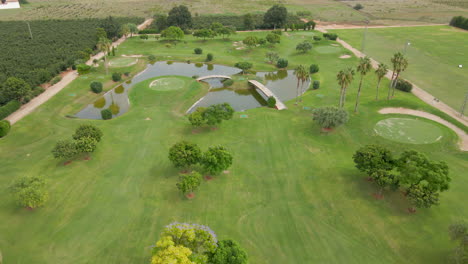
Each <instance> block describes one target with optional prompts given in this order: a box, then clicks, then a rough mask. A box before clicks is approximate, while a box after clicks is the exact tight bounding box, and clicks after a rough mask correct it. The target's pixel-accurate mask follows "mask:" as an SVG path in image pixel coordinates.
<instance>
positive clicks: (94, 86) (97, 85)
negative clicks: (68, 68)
mask: <svg viewBox="0 0 468 264" xmlns="http://www.w3.org/2000/svg"><path fill="white" fill-rule="evenodd" d="M89 87H90V88H91V91H93V93H97V94H98V93H100V92H102V83H101V82H92V83H91V84H90V85H89Z"/></svg>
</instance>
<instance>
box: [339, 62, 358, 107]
mask: <svg viewBox="0 0 468 264" xmlns="http://www.w3.org/2000/svg"><path fill="white" fill-rule="evenodd" d="M336 79H337V81H338V84H339V85H340V86H341V89H340V104H339V106H340V108H343V107H344V105H345V102H346V90H347V89H348V86H349V85H350V84H351V82H352V81H353V79H354V70H353V69H352V68H346V69H344V70H341V71H339V72H338V74H337V75H336Z"/></svg>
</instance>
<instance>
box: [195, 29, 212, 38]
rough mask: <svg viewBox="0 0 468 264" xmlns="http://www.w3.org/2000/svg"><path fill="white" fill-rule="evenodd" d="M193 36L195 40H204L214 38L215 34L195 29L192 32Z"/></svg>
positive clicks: (209, 30) (207, 30)
mask: <svg viewBox="0 0 468 264" xmlns="http://www.w3.org/2000/svg"><path fill="white" fill-rule="evenodd" d="M193 36H194V37H196V38H203V39H204V40H205V39H207V38H214V37H215V36H216V33H215V32H214V31H213V30H211V29H208V28H203V29H197V30H195V31H194V32H193Z"/></svg>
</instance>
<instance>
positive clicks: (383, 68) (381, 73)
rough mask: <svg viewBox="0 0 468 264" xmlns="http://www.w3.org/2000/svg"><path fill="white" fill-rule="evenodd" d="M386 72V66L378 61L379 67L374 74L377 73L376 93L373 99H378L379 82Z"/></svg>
mask: <svg viewBox="0 0 468 264" xmlns="http://www.w3.org/2000/svg"><path fill="white" fill-rule="evenodd" d="M387 72H388V67H387V65H385V64H383V63H380V64H379V67H378V68H377V70H375V74H377V80H378V81H377V93H376V94H375V100H379V87H380V82H381V81H382V78H383V77H384V76H385V75H386V74H387Z"/></svg>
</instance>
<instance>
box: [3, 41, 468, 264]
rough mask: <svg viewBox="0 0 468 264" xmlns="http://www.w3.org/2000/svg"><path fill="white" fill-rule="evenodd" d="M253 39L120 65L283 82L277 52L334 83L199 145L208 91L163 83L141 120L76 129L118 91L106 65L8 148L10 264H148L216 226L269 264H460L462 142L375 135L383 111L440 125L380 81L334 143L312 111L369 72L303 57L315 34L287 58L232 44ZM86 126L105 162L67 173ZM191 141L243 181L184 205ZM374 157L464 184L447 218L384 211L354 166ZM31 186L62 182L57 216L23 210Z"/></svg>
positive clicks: (189, 46) (221, 183)
mask: <svg viewBox="0 0 468 264" xmlns="http://www.w3.org/2000/svg"><path fill="white" fill-rule="evenodd" d="M249 34H255V35H257V36H258V37H264V36H265V33H249ZM249 34H247V33H239V34H237V35H236V36H233V37H232V39H231V40H230V41H223V40H220V39H215V40H208V41H206V42H202V41H199V40H196V39H193V38H186V39H185V40H184V41H186V43H184V41H182V42H180V43H179V44H178V45H177V46H175V47H174V46H173V47H171V48H166V47H165V46H164V45H165V43H164V42H157V41H156V40H154V39H153V40H151V39H150V40H148V41H146V40H144V41H143V40H140V39H139V38H132V39H130V40H128V41H126V42H125V43H123V44H122V45H121V46H119V49H118V50H117V52H118V54H117V55H120V54H145V55H150V54H154V55H158V56H159V58H162V57H164V58H165V57H166V56H172V58H173V59H174V60H176V59H178V60H181V61H186V60H189V59H190V60H192V61H193V62H197V61H198V62H201V61H203V60H204V59H205V56H206V55H201V56H197V55H194V54H193V49H194V48H195V47H203V49H204V52H205V53H208V52H210V53H213V54H214V61H213V63H214V64H226V65H231V66H232V65H234V64H235V63H236V62H238V61H244V60H245V61H250V62H252V63H253V64H254V69H253V70H256V71H259V70H273V69H275V67H274V66H272V65H270V64H268V63H267V62H266V61H265V53H266V52H267V51H271V50H272V51H276V52H278V53H279V54H280V56H281V57H284V58H288V59H289V63H290V66H289V69H294V67H296V66H297V65H298V64H304V65H310V64H312V63H316V64H318V65H319V66H320V72H319V73H317V74H314V75H313V78H314V80H320V82H321V86H320V89H319V90H313V91H312V90H310V91H308V92H306V93H305V95H304V97H303V99H304V101H303V102H302V103H301V104H299V105H298V106H295V105H294V100H292V101H289V102H285V103H286V104H287V106H288V109H287V110H283V111H277V110H275V109H270V108H266V107H263V108H257V109H251V110H248V111H245V112H243V113H236V114H235V115H234V118H233V119H232V120H230V121H227V122H223V123H222V124H221V125H220V126H219V127H218V129H217V130H211V129H210V128H208V127H207V128H203V129H199V130H198V131H197V133H192V132H193V127H191V126H190V124H189V122H188V121H187V118H186V116H185V115H184V113H185V111H186V110H187V109H188V108H189V107H190V106H191V105H193V104H194V103H195V102H196V101H197V100H198V99H199V98H201V97H202V96H203V95H204V94H205V93H206V92H207V90H208V87H207V86H206V85H201V84H200V83H196V82H193V83H195V84H197V85H188V86H185V87H184V88H182V89H180V90H170V91H165V92H158V91H154V90H152V89H150V88H149V83H150V82H151V81H152V80H150V81H149V82H147V83H142V84H141V85H140V84H137V85H136V86H135V87H134V88H133V89H132V90H130V92H129V98H130V102H131V107H130V109H129V111H128V112H127V113H126V114H124V115H122V116H119V117H117V118H115V119H112V120H109V121H101V120H80V119H70V118H66V117H65V116H66V115H67V114H71V113H76V112H77V111H78V110H79V109H82V108H83V106H85V105H87V104H89V103H93V102H94V101H96V100H97V99H98V98H99V97H100V96H99V95H96V94H93V93H91V92H90V91H89V84H90V82H91V81H92V80H100V79H102V80H110V74H108V75H106V74H105V69H104V67H103V66H102V65H100V66H99V67H98V68H96V69H95V71H94V72H92V73H90V74H89V75H86V77H88V78H86V79H85V78H81V77H80V78H78V79H76V80H75V81H73V82H72V83H71V84H70V85H69V86H68V87H67V88H65V89H64V90H63V91H61V92H60V93H58V94H57V95H56V96H54V97H53V98H52V99H51V100H49V101H48V102H47V103H45V104H44V105H42V106H41V107H40V108H38V109H37V110H36V111H34V112H33V113H31V114H30V115H28V116H26V117H25V118H24V119H22V120H21V121H19V122H18V123H16V124H15V125H14V126H13V127H12V130H11V132H10V134H9V135H8V136H7V137H5V138H2V139H0V168H1V173H0V189H1V190H3V191H2V192H0V221H1V223H2V224H1V225H0V249H1V251H2V254H3V259H4V261H5V263H7V262H8V263H34V264H49V263H60V264H68V263H73V264H85V263H100V264H107V263H109V264H111V263H112V264H114V263H148V262H149V259H150V255H151V247H152V245H154V243H155V241H156V240H157V238H158V235H159V233H160V232H161V231H162V229H163V228H164V226H165V225H167V224H168V223H170V222H173V221H179V222H193V223H200V224H205V225H208V226H210V227H211V228H212V229H213V230H215V231H216V233H217V235H218V238H219V239H227V238H231V239H234V240H237V241H238V242H239V243H240V244H241V245H242V246H243V247H244V248H245V249H246V250H247V252H248V254H249V258H250V263H255V264H276V263H278V264H284V263H291V264H295V263H307V264H308V263H337V264H338V263H340V264H341V263H349V264H363V263H369V264H374V263H379V264H380V263H382V264H394V263H409V264H419V263H425V264H436V263H437V264H438V263H446V262H447V261H446V260H447V256H448V254H449V252H450V250H451V249H453V248H454V246H455V244H454V243H452V241H450V238H449V236H448V234H447V228H448V226H449V225H450V224H451V223H453V222H456V221H458V220H461V219H466V218H468V209H467V207H466V205H465V204H466V200H467V192H466V186H467V185H468V178H467V177H466V171H468V163H467V162H466V161H467V160H468V153H462V152H460V151H459V150H458V149H457V146H456V140H457V138H456V136H455V134H454V133H453V132H452V131H451V130H449V129H447V128H445V127H443V126H440V129H441V131H442V132H443V135H444V136H443V138H442V139H440V140H439V141H437V142H435V143H433V144H421V145H410V146H409V145H408V144H401V143H398V142H394V141H389V140H383V139H382V137H380V136H378V135H377V134H376V133H375V131H374V126H375V124H376V123H377V122H379V121H380V120H383V119H387V118H389V116H388V115H380V114H378V113H377V111H378V110H379V109H381V108H383V107H399V106H401V107H407V108H412V109H419V110H422V111H427V112H431V113H435V114H440V113H439V112H437V111H436V110H434V108H432V107H431V106H428V105H426V104H424V103H422V102H421V101H419V100H418V99H417V98H416V97H414V96H413V95H412V94H408V93H402V92H399V91H397V92H396V94H395V95H396V97H395V99H393V100H391V101H386V100H380V101H375V100H374V98H375V94H374V92H375V85H376V78H375V76H374V75H373V74H368V75H367V76H366V77H365V79H364V85H363V88H362V95H361V96H362V97H361V105H360V108H359V110H360V111H359V114H352V110H353V107H354V104H353V103H354V99H355V96H356V93H357V86H358V81H357V80H356V81H354V82H353V83H352V85H351V86H350V87H349V90H348V98H347V103H346V109H347V110H348V111H349V112H350V121H349V123H348V124H347V125H345V126H342V127H339V128H337V129H336V130H335V131H333V132H331V133H328V134H323V133H321V130H320V128H319V127H318V126H317V125H316V124H315V123H314V122H313V121H312V116H311V108H312V109H313V108H316V107H319V106H325V105H337V104H338V100H339V86H338V84H337V83H336V73H337V72H338V71H339V70H340V69H343V68H345V67H350V66H355V65H357V63H358V60H357V59H356V58H355V57H352V58H349V59H346V60H341V59H338V58H337V57H338V56H337V54H322V53H318V52H316V51H314V50H312V51H311V52H309V53H307V54H299V53H297V52H296V50H295V46H296V44H297V43H299V42H301V41H303V40H304V39H303V38H302V35H301V34H302V32H294V33H290V37H285V36H283V37H282V40H281V44H279V45H277V46H275V47H262V48H255V49H253V50H251V51H249V50H235V47H232V41H239V40H242V39H243V38H245V37H246V36H247V35H249ZM331 43H332V42H329V41H322V42H321V43H320V44H316V45H315V47H320V46H321V45H324V46H329V45H330V44H331ZM129 50H134V52H129ZM141 69H142V68H141V65H140V63H138V64H137V65H134V66H131V67H128V71H129V72H131V73H132V74H135V73H136V72H138V71H141ZM388 84H389V83H388V81H387V80H384V81H383V82H382V85H381V89H382V90H383V91H386V90H385V88H384V87H388ZM113 86H115V84H113V83H109V84H108V85H105V89H106V90H108V89H110V88H112V87H113ZM69 94H74V95H75V96H69ZM317 95H320V96H317ZM304 107H310V108H307V109H304ZM245 116H247V117H248V118H243V117H245ZM86 123H91V124H94V125H96V126H98V127H99V128H101V129H102V130H103V132H104V137H103V139H102V141H101V142H100V143H99V146H98V148H97V151H96V152H95V153H93V154H92V155H91V160H89V161H85V160H77V161H74V162H73V163H71V164H69V165H68V166H63V161H58V160H54V159H53V157H52V155H51V153H50V150H51V149H52V148H53V146H54V144H55V143H56V142H57V140H59V139H67V138H70V136H71V135H72V133H73V131H74V129H75V128H76V127H78V126H79V125H80V124H86ZM38 128H40V129H38ZM180 140H188V141H191V142H195V143H197V144H199V145H200V147H201V148H202V149H207V148H208V147H209V146H213V145H223V146H226V147H227V148H228V149H229V151H231V152H232V153H233V155H234V162H233V165H232V167H231V168H229V171H230V173H229V174H222V175H220V176H216V177H214V178H213V180H211V181H206V182H203V184H202V185H201V187H200V189H199V190H197V192H196V196H195V198H193V199H191V200H187V198H185V197H184V196H183V195H182V194H181V193H179V192H178V190H177V188H176V185H175V184H176V182H177V180H178V173H179V171H178V170H177V169H175V168H174V167H173V166H172V165H171V164H170V162H169V160H168V157H167V156H168V149H169V148H170V147H171V146H172V145H173V144H174V143H175V142H178V141H180ZM365 144H383V145H384V146H386V147H388V148H390V149H391V150H392V151H394V152H395V153H399V152H401V151H402V150H405V149H408V148H409V147H410V148H411V149H416V150H418V151H421V152H424V153H426V154H427V155H428V156H429V157H430V158H431V159H434V160H443V161H445V162H447V163H448V165H449V167H450V175H451V177H452V182H451V188H450V190H449V191H447V192H444V193H443V194H442V195H441V204H440V206H436V207H434V208H430V209H421V210H418V211H417V212H416V213H415V214H408V212H407V208H408V206H409V204H408V203H407V201H406V199H405V197H404V196H403V195H402V194H401V193H400V192H386V191H384V197H385V198H384V199H383V200H375V199H374V197H373V196H372V194H373V193H375V192H377V191H378V188H377V187H376V186H375V185H374V184H373V183H371V182H368V181H366V180H364V179H365V178H366V176H365V175H364V174H362V173H360V172H359V171H358V170H357V169H356V168H355V167H354V164H353V162H352V155H353V153H354V152H355V151H356V149H358V148H359V147H361V146H363V145H365ZM25 175H38V176H44V177H46V178H47V179H48V181H49V191H50V200H49V203H48V204H47V205H46V206H45V207H43V208H40V209H37V210H34V211H29V210H26V209H21V208H17V206H16V205H15V203H14V201H13V200H12V197H11V196H10V194H9V192H8V191H7V187H8V186H9V185H10V184H11V183H12V181H13V180H15V179H17V178H19V177H22V176H25Z"/></svg>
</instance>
